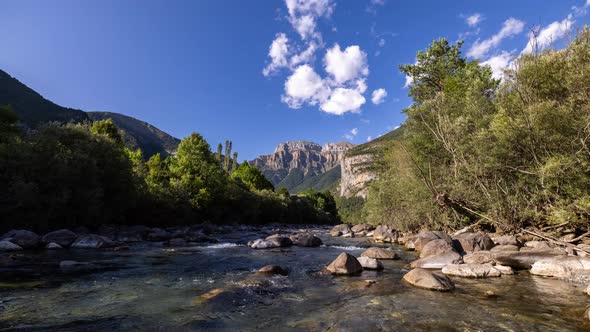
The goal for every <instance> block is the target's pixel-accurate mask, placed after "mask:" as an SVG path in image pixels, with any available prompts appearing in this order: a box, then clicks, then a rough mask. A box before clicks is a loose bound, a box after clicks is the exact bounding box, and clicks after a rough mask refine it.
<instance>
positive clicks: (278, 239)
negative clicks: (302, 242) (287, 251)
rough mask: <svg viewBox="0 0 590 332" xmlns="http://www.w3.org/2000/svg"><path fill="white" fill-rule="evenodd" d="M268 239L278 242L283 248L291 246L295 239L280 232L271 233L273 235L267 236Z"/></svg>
mask: <svg viewBox="0 0 590 332" xmlns="http://www.w3.org/2000/svg"><path fill="white" fill-rule="evenodd" d="M266 240H267V241H270V242H273V243H274V244H276V245H277V246H279V247H281V248H285V247H290V246H292V245H293V241H291V239H290V238H288V237H286V236H281V235H278V234H275V235H271V236H269V237H267V238H266Z"/></svg>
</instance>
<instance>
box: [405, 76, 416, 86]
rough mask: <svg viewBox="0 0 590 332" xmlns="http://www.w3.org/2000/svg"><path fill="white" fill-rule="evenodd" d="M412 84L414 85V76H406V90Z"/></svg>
mask: <svg viewBox="0 0 590 332" xmlns="http://www.w3.org/2000/svg"><path fill="white" fill-rule="evenodd" d="M412 83H414V78H413V77H412V76H408V75H406V83H404V88H409V87H410V85H412Z"/></svg>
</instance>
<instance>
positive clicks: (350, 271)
mask: <svg viewBox="0 0 590 332" xmlns="http://www.w3.org/2000/svg"><path fill="white" fill-rule="evenodd" d="M326 270H328V271H329V272H330V273H332V274H337V275H356V274H360V273H361V272H363V266H362V265H361V263H359V261H358V260H357V259H356V257H354V256H352V255H350V254H347V253H345V252H343V253H341V254H340V255H338V257H337V258H336V259H335V260H334V261H333V262H332V263H330V265H328V267H327V268H326Z"/></svg>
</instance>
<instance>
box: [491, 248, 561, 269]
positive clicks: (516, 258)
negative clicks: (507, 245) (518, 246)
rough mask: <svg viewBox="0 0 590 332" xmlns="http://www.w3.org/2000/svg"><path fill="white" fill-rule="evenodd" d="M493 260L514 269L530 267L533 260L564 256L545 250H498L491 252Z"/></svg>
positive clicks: (533, 262)
mask: <svg viewBox="0 0 590 332" xmlns="http://www.w3.org/2000/svg"><path fill="white" fill-rule="evenodd" d="M493 257H494V261H495V262H496V263H497V264H500V265H506V266H510V267H512V268H515V269H530V268H531V267H532V266H533V264H535V262H537V261H540V260H542V259H546V258H553V257H566V255H565V254H559V253H555V252H546V251H524V252H523V251H498V252H493Z"/></svg>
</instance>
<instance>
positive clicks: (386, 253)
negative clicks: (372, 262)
mask: <svg viewBox="0 0 590 332" xmlns="http://www.w3.org/2000/svg"><path fill="white" fill-rule="evenodd" d="M361 257H369V258H375V259H399V256H398V254H397V253H396V252H395V251H392V250H387V249H383V248H377V247H371V248H369V249H367V250H365V251H363V253H362V254H361Z"/></svg>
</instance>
